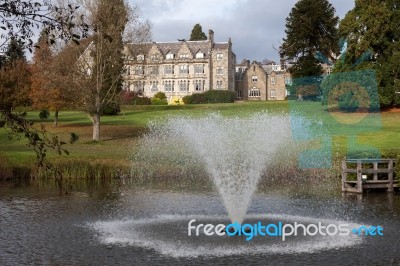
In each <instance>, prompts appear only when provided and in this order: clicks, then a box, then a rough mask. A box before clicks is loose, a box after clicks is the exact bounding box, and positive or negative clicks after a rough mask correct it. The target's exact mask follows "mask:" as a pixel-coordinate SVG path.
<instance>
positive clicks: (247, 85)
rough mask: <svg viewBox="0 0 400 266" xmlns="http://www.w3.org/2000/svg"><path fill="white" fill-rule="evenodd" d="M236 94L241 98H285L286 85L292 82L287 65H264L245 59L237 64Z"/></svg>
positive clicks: (266, 99) (274, 99)
mask: <svg viewBox="0 0 400 266" xmlns="http://www.w3.org/2000/svg"><path fill="white" fill-rule="evenodd" d="M235 69H236V94H237V98H238V99H240V100H261V101H276V100H285V99H286V96H287V95H288V92H287V90H286V85H287V84H288V85H290V84H291V76H290V73H289V71H287V67H286V66H285V65H284V64H282V65H277V64H275V63H271V64H268V65H263V64H261V63H258V62H256V61H254V62H252V63H251V64H250V62H249V61H246V60H244V61H243V62H242V63H241V64H239V65H237V66H236V68H235Z"/></svg>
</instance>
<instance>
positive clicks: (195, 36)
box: [190, 24, 207, 41]
mask: <svg viewBox="0 0 400 266" xmlns="http://www.w3.org/2000/svg"><path fill="white" fill-rule="evenodd" d="M190 40H191V41H202V40H207V36H206V34H205V33H204V32H203V29H202V27H201V25H200V24H196V25H194V27H193V30H192V33H191V34H190Z"/></svg>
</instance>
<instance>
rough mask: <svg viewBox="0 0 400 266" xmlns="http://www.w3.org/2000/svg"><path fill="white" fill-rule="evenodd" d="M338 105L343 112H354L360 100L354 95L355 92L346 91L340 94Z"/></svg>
mask: <svg viewBox="0 0 400 266" xmlns="http://www.w3.org/2000/svg"><path fill="white" fill-rule="evenodd" d="M338 107H339V110H340V111H342V112H346V113H352V112H355V111H357V109H358V107H359V101H358V100H357V99H356V98H355V97H354V93H352V92H346V93H343V94H342V95H340V96H339V101H338Z"/></svg>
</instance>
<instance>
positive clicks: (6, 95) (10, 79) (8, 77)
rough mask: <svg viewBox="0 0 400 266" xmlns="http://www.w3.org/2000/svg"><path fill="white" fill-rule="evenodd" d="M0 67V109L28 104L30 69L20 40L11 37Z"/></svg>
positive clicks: (10, 108) (8, 109)
mask: <svg viewBox="0 0 400 266" xmlns="http://www.w3.org/2000/svg"><path fill="white" fill-rule="evenodd" d="M3 59H4V62H3V63H2V64H3V65H2V67H1V69H0V110H2V111H5V112H8V113H10V112H11V110H12V108H13V107H16V106H20V105H28V104H29V97H28V92H29V87H30V71H29V67H28V63H27V61H26V57H25V54H24V50H23V46H22V43H21V42H18V41H17V40H16V39H14V38H13V39H11V40H10V42H9V43H8V47H7V50H6V51H5V56H4V57H3Z"/></svg>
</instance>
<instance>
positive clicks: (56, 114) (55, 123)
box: [53, 110, 58, 127]
mask: <svg viewBox="0 0 400 266" xmlns="http://www.w3.org/2000/svg"><path fill="white" fill-rule="evenodd" d="M57 126H58V110H56V112H55V113H54V123H53V127H57Z"/></svg>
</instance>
